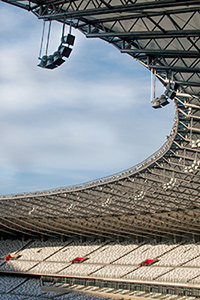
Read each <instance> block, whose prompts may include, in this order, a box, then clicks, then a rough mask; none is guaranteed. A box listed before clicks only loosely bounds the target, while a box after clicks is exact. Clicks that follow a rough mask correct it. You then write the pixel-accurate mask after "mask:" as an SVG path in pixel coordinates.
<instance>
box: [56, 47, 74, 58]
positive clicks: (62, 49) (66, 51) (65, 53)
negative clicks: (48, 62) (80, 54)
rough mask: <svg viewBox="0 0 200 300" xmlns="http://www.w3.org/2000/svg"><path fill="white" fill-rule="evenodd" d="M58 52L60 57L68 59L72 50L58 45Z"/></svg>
mask: <svg viewBox="0 0 200 300" xmlns="http://www.w3.org/2000/svg"><path fill="white" fill-rule="evenodd" d="M58 51H59V52H60V54H61V56H65V57H67V58H68V57H69V56H70V54H71V52H72V49H71V48H69V47H66V46H62V45H60V46H59V47H58Z"/></svg>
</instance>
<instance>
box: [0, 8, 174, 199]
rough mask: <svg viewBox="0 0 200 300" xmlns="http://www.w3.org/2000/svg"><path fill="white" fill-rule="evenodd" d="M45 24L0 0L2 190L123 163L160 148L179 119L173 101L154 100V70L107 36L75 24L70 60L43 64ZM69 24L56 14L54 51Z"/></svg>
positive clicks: (107, 170) (86, 175) (108, 170)
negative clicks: (92, 35) (155, 103)
mask: <svg viewBox="0 0 200 300" xmlns="http://www.w3.org/2000/svg"><path fill="white" fill-rule="evenodd" d="M41 31H42V21H41V20H38V19H37V18H36V17H35V16H34V15H33V14H31V13H30V12H27V11H24V10H22V9H19V8H16V7H14V6H11V5H8V4H5V3H3V2H1V3H0V126H1V130H0V140H1V147H0V194H2V195H3V194H11V193H20V192H31V191H37V190H46V189H52V188H59V187H64V186H68V185H74V184H79V183H83V182H86V181H89V180H93V179H96V178H100V177H103V176H107V175H110V174H112V173H116V172H118V171H122V170H124V169H126V168H129V167H131V166H133V165H135V164H137V163H139V162H140V161H142V160H144V159H145V158H147V157H148V156H149V155H151V154H152V153H153V152H155V151H156V150H157V149H158V148H160V147H161V145H162V144H163V143H164V142H165V141H166V138H165V137H166V135H167V134H169V132H170V130H171V127H172V124H173V118H174V105H173V102H171V103H170V105H168V106H167V107H165V108H163V109H160V110H154V109H153V108H152V107H151V104H150V72H149V71H148V70H146V69H145V68H144V67H143V66H142V65H140V64H139V63H138V62H136V61H135V60H133V59H132V58H131V57H130V56H128V55H126V54H121V53H120V52H119V51H118V50H117V49H116V48H114V47H113V46H112V45H109V44H107V43H105V42H104V41H101V40H98V39H86V37H85V36H84V35H83V34H81V33H80V32H79V31H77V30H74V29H73V32H72V33H73V34H74V35H75V36H76V41H75V45H74V49H73V51H72V54H71V56H70V58H69V59H68V61H67V62H66V63H64V64H63V65H62V66H61V67H59V68H57V69H55V70H45V69H41V68H39V67H37V64H38V53H39V49H40V40H41ZM61 31H62V26H61V24H59V23H56V22H53V23H52V32H51V39H50V48H49V54H51V53H53V52H54V51H55V50H56V49H57V47H58V45H59V43H60V37H61ZM66 31H68V29H66ZM162 92H163V87H162V86H161V85H160V84H159V83H158V84H157V95H160V94H161V93H162Z"/></svg>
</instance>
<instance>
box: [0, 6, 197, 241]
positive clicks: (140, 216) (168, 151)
mask: <svg viewBox="0 0 200 300" xmlns="http://www.w3.org/2000/svg"><path fill="white" fill-rule="evenodd" d="M4 2H7V3H10V4H12V5H16V6H18V7H21V8H24V9H26V10H28V11H32V12H33V13H34V14H35V15H36V16H37V17H38V18H39V19H44V20H46V21H48V20H57V21H59V22H62V23H66V24H70V25H72V26H73V27H74V28H77V29H79V30H80V31H81V32H83V33H84V34H85V35H86V37H88V38H101V39H103V40H105V41H107V42H108V43H111V44H113V45H114V46H115V47H117V48H118V49H119V50H120V51H121V52H122V53H127V54H129V55H131V56H132V57H133V58H135V59H136V60H138V61H139V62H140V63H142V64H143V65H144V66H145V67H146V68H148V69H149V70H151V71H152V72H154V73H155V75H156V76H157V78H159V80H160V81H161V82H162V84H163V85H164V86H166V88H168V87H169V85H170V83H171V82H173V83H177V85H178V91H177V92H176V93H175V97H174V102H175V109H176V114H175V122H174V126H173V128H172V131H171V134H170V136H169V137H168V140H167V142H166V143H165V144H164V145H163V146H162V147H161V149H159V150H158V151H157V152H156V153H154V154H153V155H152V156H151V157H149V158H148V159H146V160H145V161H143V162H142V163H140V164H138V165H137V166H135V167H132V168H130V169H128V170H125V171H123V172H121V173H118V174H115V175H113V176H110V177H107V178H102V179H100V180H96V181H93V182H89V183H86V184H83V185H80V186H73V187H67V188H61V189H57V190H51V191H44V192H36V193H30V194H23V195H7V196H2V197H1V200H0V230H1V232H9V233H13V234H19V233H22V234H28V235H34V234H35V235H37V234H42V235H48V236H54V235H63V236H72V235H80V236H86V237H87V236H88V237H89V236H92V235H95V236H101V237H112V236H119V237H120V236H122V237H132V236H146V237H149V236H152V235H154V236H157V237H162V236H184V237H187V236H190V237H191V236H196V235H197V236H198V235H199V230H200V198H199V193H200V184H199V182H200V181H199V178H200V101H199V96H200V59H199V58H200V23H199V17H200V3H199V1H192V0H187V1H181V0H157V1H156V0H135V1H134V0H69V1H68V0H62V1H59V0H41V1H37V0H36V1H32V0H31V1H23V0H21V1H18V0H4ZM172 92H173V91H172Z"/></svg>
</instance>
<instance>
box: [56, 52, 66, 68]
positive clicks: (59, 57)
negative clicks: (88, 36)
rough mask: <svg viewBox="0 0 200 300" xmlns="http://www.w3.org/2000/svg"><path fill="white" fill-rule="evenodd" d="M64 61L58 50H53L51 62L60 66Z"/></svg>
mask: <svg viewBox="0 0 200 300" xmlns="http://www.w3.org/2000/svg"><path fill="white" fill-rule="evenodd" d="M64 62H65V60H64V59H63V58H62V56H61V54H60V52H59V51H56V52H54V54H53V63H54V64H55V65H56V66H60V65H62V64H63V63H64Z"/></svg>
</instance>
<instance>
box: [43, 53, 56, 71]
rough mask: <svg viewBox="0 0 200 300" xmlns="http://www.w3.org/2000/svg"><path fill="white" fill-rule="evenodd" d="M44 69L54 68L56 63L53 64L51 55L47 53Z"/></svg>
mask: <svg viewBox="0 0 200 300" xmlns="http://www.w3.org/2000/svg"><path fill="white" fill-rule="evenodd" d="M45 68H46V69H51V70H52V69H55V68H57V65H56V64H54V61H53V55H49V56H48V58H47V64H46V66H45Z"/></svg>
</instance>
